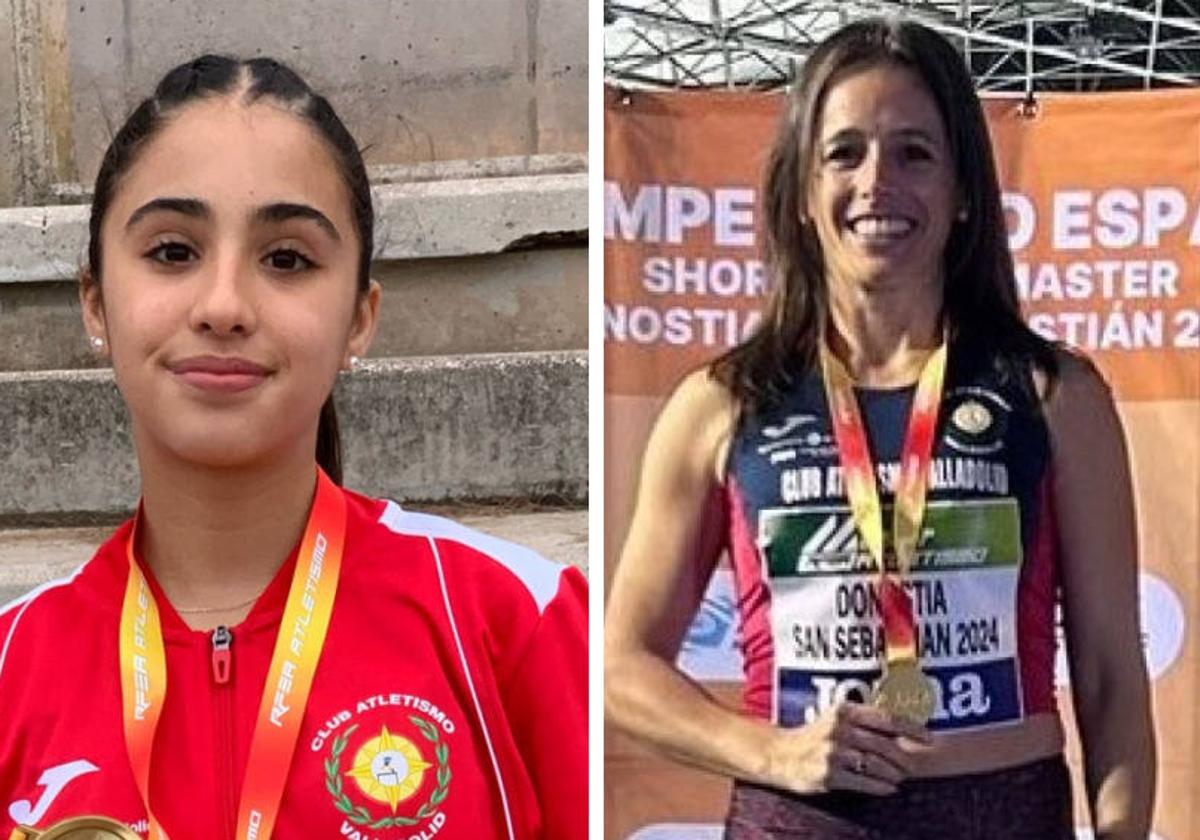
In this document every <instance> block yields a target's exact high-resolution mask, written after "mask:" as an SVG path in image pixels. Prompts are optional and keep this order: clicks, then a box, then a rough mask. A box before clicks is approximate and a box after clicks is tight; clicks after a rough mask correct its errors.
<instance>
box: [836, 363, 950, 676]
mask: <svg viewBox="0 0 1200 840" xmlns="http://www.w3.org/2000/svg"><path fill="white" fill-rule="evenodd" d="M820 358H821V373H822V378H823V380H824V382H825V396H826V398H827V399H828V400H829V409H830V415H831V417H832V421H833V433H834V437H835V439H836V440H837V448H838V457H839V459H840V460H841V464H842V473H843V475H844V478H845V485H846V497H847V498H848V499H849V501H850V510H851V511H852V513H853V515H854V524H855V525H856V526H857V528H858V532H859V534H860V535H861V536H862V539H863V542H864V543H866V545H867V550H868V551H869V552H870V554H871V559H872V560H874V561H875V564H876V566H877V567H878V569H879V603H880V612H881V614H882V618H883V635H884V641H885V643H886V645H887V661H888V662H889V663H890V662H896V661H899V660H903V659H908V660H913V661H916V658H917V646H916V618H915V616H914V614H913V605H912V599H911V598H910V597H909V596H908V593H907V592H906V591H905V590H904V587H903V586H902V585H901V583H900V580H901V579H902V578H903V577H904V576H905V575H907V574H908V572H909V570H910V569H911V568H912V564H913V560H914V558H915V556H916V552H917V543H918V541H919V539H920V535H921V521H922V519H924V517H925V494H926V490H927V488H928V486H929V467H930V463H931V460H932V456H933V439H934V435H935V433H936V431H937V419H938V409H939V407H940V406H941V402H942V383H943V380H944V379H945V375H946V344H945V342H943V343H942V344H941V346H939V347H938V349H937V350H935V351H934V352H933V354H932V355H931V356H930V357H929V359H928V360H926V362H925V365H924V367H923V368H922V369H921V377H920V379H919V380H918V381H917V392H916V395H915V396H914V397H913V406H912V412H911V414H910V415H909V419H908V429H907V430H906V432H905V435H904V449H903V452H902V454H901V458H900V478H899V481H898V483H897V485H896V497H895V502H894V504H893V510H892V545H893V547H894V550H895V553H896V574H895V575H893V574H891V572H890V571H889V570H888V568H887V564H886V562H885V560H884V539H883V508H882V505H881V504H880V502H879V488H878V485H877V483H876V478H875V469H874V466H873V463H872V459H871V449H870V445H869V444H868V442H867V433H866V428H865V427H864V426H863V421H862V416H861V415H860V413H859V410H858V400H857V399H856V398H855V395H854V381H853V380H852V379H851V378H850V374H849V373H847V372H846V369H845V367H843V366H842V363H841V362H840V361H838V359H837V357H835V356H834V355H833V353H832V352H830V350H829V348H828V346H827V345H826V344H825V343H822V345H821V351H820Z"/></svg>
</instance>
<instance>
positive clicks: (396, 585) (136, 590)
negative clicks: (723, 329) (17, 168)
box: [0, 56, 587, 840]
mask: <svg viewBox="0 0 1200 840" xmlns="http://www.w3.org/2000/svg"><path fill="white" fill-rule="evenodd" d="M373 225H374V217H373V212H372V207H371V195H370V185H369V183H368V180H367V175H366V171H365V168H364V166H363V161H362V158H361V156H360V154H359V151H358V148H357V146H356V144H355V142H354V140H353V139H352V138H351V136H350V135H349V133H348V132H347V131H346V129H345V127H344V126H343V125H342V123H341V121H340V120H339V119H338V117H337V116H336V114H335V113H334V111H333V110H332V108H331V107H330V105H329V103H328V102H327V101H326V100H325V99H323V98H322V97H320V96H319V95H317V94H316V93H314V92H313V91H312V90H311V89H309V87H308V86H307V85H306V84H305V83H304V82H303V81H302V80H301V79H300V78H299V77H298V76H297V75H296V74H295V73H294V72H292V71H291V70H290V69H288V68H287V67H285V66H283V65H281V64H279V63H277V62H275V61H272V60H269V59H252V60H249V61H237V60H234V59H230V58H225V57H220V56H205V57H203V58H200V59H197V60H195V61H193V62H190V63H188V64H185V65H182V66H180V67H178V68H176V69H174V70H172V71H171V72H170V73H168V74H167V76H166V77H164V79H163V80H162V81H161V82H160V83H159V85H158V88H157V89H156V91H155V93H154V95H153V96H152V97H150V98H149V99H147V100H145V101H144V102H143V103H142V104H141V105H139V106H138V108H137V109H136V110H135V111H134V112H133V114H132V115H131V116H130V117H129V119H128V121H127V122H126V123H125V124H124V126H123V127H122V128H121V130H120V131H119V132H118V133H117V135H116V138H115V139H114V140H113V143H112V145H111V147H110V148H109V150H108V152H107V154H106V155H105V158H104V161H103V163H102V165H101V169H100V173H99V176H98V178H97V182H96V187H95V191H94V200H93V205H92V215H91V224H90V233H91V242H90V246H89V250H88V264H87V269H86V271H85V273H84V276H83V281H82V290H81V301H82V305H83V314H84V321H85V325H86V327H87V330H88V333H89V335H90V336H91V342H92V344H93V346H94V347H95V348H96V350H97V352H99V353H102V354H104V355H106V356H108V357H109V358H111V360H112V364H113V369H114V372H115V377H116V381H117V385H118V387H119V388H120V390H121V393H122V395H123V396H124V398H125V401H126V403H127V404H128V406H129V411H130V417H131V425H132V433H133V439H134V444H135V448H136V452H137V457H138V465H139V468H140V472H141V479H142V499H141V504H140V506H139V509H138V513H137V516H136V517H135V518H134V519H133V520H132V521H130V522H128V523H126V524H125V525H123V526H121V527H120V528H119V529H118V530H117V532H116V533H115V534H114V536H113V537H112V539H111V540H109V542H107V543H106V544H105V545H104V546H102V547H101V548H100V550H99V551H98V553H97V554H96V556H95V557H94V558H93V559H92V560H91V561H90V562H89V563H88V564H86V565H85V566H84V567H83V568H82V569H81V570H79V571H78V572H77V573H76V574H75V575H73V576H72V577H71V578H69V579H66V580H62V581H55V582H53V583H50V584H47V585H46V586H43V587H40V588H39V589H38V590H35V591H34V592H33V593H30V595H28V596H26V597H25V598H22V599H21V600H19V601H18V602H16V603H14V604H11V605H8V606H7V607H4V608H0V807H2V809H3V810H0V837H5V838H8V837H10V835H11V837H13V838H25V837H34V836H41V837H43V838H45V839H46V840H58V838H73V840H86V838H94V837H105V838H112V837H123V838H130V837H148V838H150V840H160V838H167V837H170V838H173V840H187V838H203V840H211V838H225V837H228V838H237V840H248V838H255V837H257V838H260V839H265V838H269V837H275V838H283V839H284V840H286V838H309V837H358V838H367V837H370V838H377V839H378V838H401V837H403V838H408V837H412V836H419V837H433V836H435V835H436V836H437V837H438V838H439V840H445V838H468V837H469V838H472V839H473V840H474V838H506V839H507V840H513V839H514V838H518V837H519V838H534V837H543V836H545V837H580V836H583V832H584V830H585V829H584V826H585V825H586V815H587V808H586V799H585V796H586V783H585V780H586V769H585V768H586V741H585V740H584V739H585V738H586V697H585V695H586V677H585V673H586V671H585V667H586V666H585V663H586V647H585V641H584V638H585V637H584V625H585V610H586V608H585V604H586V585H585V583H584V580H583V578H582V575H580V574H579V573H578V571H577V570H573V569H564V568H562V567H559V566H558V565H557V564H553V563H549V562H548V561H545V560H543V559H541V558H539V557H537V556H536V555H534V554H533V553H532V552H529V551H527V550H525V549H521V548H519V547H517V546H512V545H510V544H507V543H504V542H502V541H500V540H496V539H492V538H489V537H485V536H483V535H480V534H476V533H474V532H472V531H469V530H468V529H466V528H462V527H460V526H457V525H454V524H453V523H450V522H448V521H445V520H442V519H438V518H436V517H431V516H424V515H421V514H416V513H410V512H408V511H405V510H403V509H401V508H400V507H399V506H398V505H396V504H395V503H392V502H382V501H378V500H375V499H370V498H366V497H364V496H360V495H357V494H355V493H352V492H349V491H347V490H343V489H342V488H341V487H340V486H339V485H340V480H341V466H340V455H339V444H338V437H337V427H336V421H335V419H334V414H333V407H332V403H331V402H330V391H331V388H332V386H333V382H334V379H335V377H336V375H337V373H338V371H339V369H349V368H352V367H353V365H354V363H355V361H356V357H359V356H362V355H363V354H364V353H365V351H366V349H367V346H368V344H369V343H370V341H371V337H372V334H373V333H374V330H375V325H376V319H377V313H378V306H379V296H380V289H379V286H378V284H377V283H375V282H374V281H372V280H371V279H370V276H369V273H368V272H369V269H370V260H371V253H372V248H373Z"/></svg>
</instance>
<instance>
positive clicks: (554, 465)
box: [0, 352, 587, 527]
mask: <svg viewBox="0 0 1200 840" xmlns="http://www.w3.org/2000/svg"><path fill="white" fill-rule="evenodd" d="M335 394H336V397H337V400H338V412H339V423H340V425H341V429H342V440H343V447H344V454H345V464H346V470H345V471H346V483H347V485H348V486H350V487H354V488H356V489H359V490H362V491H363V492H366V493H370V494H373V495H376V496H385V497H389V498H395V499H400V500H405V499H407V500H421V501H441V500H447V499H457V500H465V499H494V498H516V497H519V498H543V499H553V500H559V501H569V502H579V501H582V500H584V499H586V497H587V357H586V353H583V352H575V353H520V354H512V355H496V356H456V357H437V358H428V359H415V360H396V359H388V360H379V361H375V362H371V363H369V364H368V365H367V367H366V368H365V369H363V370H360V371H358V372H356V373H354V374H350V375H343V377H342V379H341V381H340V382H339V384H338V387H337V390H336V391H335ZM0 429H4V430H5V434H4V435H0V475H3V476H4V481H3V482H0V527H3V526H4V525H5V524H9V525H12V524H19V525H26V526H27V525H31V524H37V523H53V522H79V521H81V520H86V519H87V518H88V517H102V518H111V517H113V516H116V515H121V514H124V513H127V512H128V511H129V510H130V509H131V508H132V506H133V504H134V503H135V502H136V500H137V493H138V478H137V469H136V465H135V462H134V458H133V452H132V447H131V443H130V431H129V420H128V416H127V414H126V411H125V406H124V404H123V402H122V401H121V397H120V394H119V393H118V392H117V389H116V386H115V385H114V384H113V380H112V375H111V373H110V372H108V371H54V372H48V373H0Z"/></svg>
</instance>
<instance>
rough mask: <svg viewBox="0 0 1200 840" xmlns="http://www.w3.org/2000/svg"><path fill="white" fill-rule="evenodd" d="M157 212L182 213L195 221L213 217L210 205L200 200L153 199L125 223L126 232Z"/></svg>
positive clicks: (134, 212) (135, 211)
mask: <svg viewBox="0 0 1200 840" xmlns="http://www.w3.org/2000/svg"><path fill="white" fill-rule="evenodd" d="M157 212H167V213H180V214H182V215H184V216H191V217H192V218H194V219H207V218H210V217H211V216H212V211H211V210H210V209H209V207H208V205H207V204H205V203H204V202H203V201H201V200H200V199H198V198H173V197H164V198H152V199H150V200H149V201H147V202H146V203H145V204H143V205H142V206H141V207H139V208H138V209H136V210H134V211H133V213H132V214H131V215H130V216H129V221H128V222H126V223H125V230H129V229H130V228H131V227H133V226H134V225H136V224H137V223H138V222H140V221H141V220H142V219H144V218H145V217H146V216H149V215H150V214H151V213H157Z"/></svg>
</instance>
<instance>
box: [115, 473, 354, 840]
mask: <svg viewBox="0 0 1200 840" xmlns="http://www.w3.org/2000/svg"><path fill="white" fill-rule="evenodd" d="M136 533H137V522H136V521H135V523H134V528H133V530H131V531H130V535H129V540H128V543H127V544H126V555H127V557H128V560H129V578H128V583H127V584H126V588H125V604H124V607H123V609H122V612H121V692H122V696H123V701H124V718H125V742H126V747H127V750H128V752H129V761H130V764H131V765H132V766H133V775H134V779H135V780H136V781H137V785H138V792H139V793H140V794H141V796H142V800H143V802H145V803H146V814H147V817H148V820H149V823H150V833H149V838H150V840H166V837H167V835H166V832H165V831H163V828H162V825H161V823H159V821H158V820H157V819H156V818H155V816H154V814H153V812H152V811H151V809H150V762H151V752H152V749H153V744H154V733H155V731H156V729H157V727H158V719H159V715H160V714H161V713H162V705H163V701H164V699H165V698H166V692H167V663H166V656H165V654H164V652H163V642H162V624H161V622H160V620H159V615H158V608H157V607H156V606H155V603H154V597H153V595H152V594H151V593H150V588H149V585H148V584H147V582H146V578H145V576H144V575H143V574H142V571H141V569H140V568H139V567H138V565H137V562H136V560H135V559H134V553H133V546H134V537H135V535H136ZM345 542H346V498H345V496H344V495H342V492H341V490H340V489H339V488H338V487H337V485H335V484H334V483H333V482H332V481H331V480H330V479H329V477H328V476H326V475H325V473H324V472H322V471H321V470H320V469H319V468H318V470H317V492H316V496H315V498H314V499H313V505H312V511H311V513H310V514H309V518H308V524H307V526H306V527H305V530H304V536H303V538H302V539H301V542H300V554H299V557H298V558H297V561H296V570H295V572H293V574H292V585H291V589H290V591H289V592H288V599H287V605H286V606H285V607H284V612H283V621H282V623H281V625H280V628H279V635H278V637H277V638H276V640H275V653H274V655H273V656H272V658H271V666H270V670H269V671H268V672H267V685H266V690H265V692H264V693H263V697H262V702H261V704H260V707H259V712H258V718H257V720H256V722H255V724H254V736H253V738H252V740H251V742H250V758H249V761H248V763H247V766H246V775H245V780H244V782H243V789H242V798H241V803H240V804H239V806H238V816H237V834H236V837H237V840H267V838H269V837H270V836H271V833H272V831H273V830H274V827H275V820H276V817H277V816H278V814H279V802H280V800H281V798H282V796H283V786H284V783H285V782H286V781H287V775H288V769H289V767H290V766H291V763H292V756H293V754H294V753H295V750H296V740H297V738H298V736H299V734H300V724H301V721H302V720H303V718H304V709H305V707H306V706H307V705H308V696H309V692H310V691H311V689H312V682H313V677H314V676H315V675H316V670H317V662H318V661H319V660H320V657H321V650H322V648H323V647H324V646H325V634H326V632H327V631H328V629H329V619H330V615H331V614H332V612H333V602H334V599H335V597H336V595H337V585H338V578H339V576H340V573H341V566H342V554H343V550H344V548H345Z"/></svg>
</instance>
